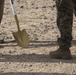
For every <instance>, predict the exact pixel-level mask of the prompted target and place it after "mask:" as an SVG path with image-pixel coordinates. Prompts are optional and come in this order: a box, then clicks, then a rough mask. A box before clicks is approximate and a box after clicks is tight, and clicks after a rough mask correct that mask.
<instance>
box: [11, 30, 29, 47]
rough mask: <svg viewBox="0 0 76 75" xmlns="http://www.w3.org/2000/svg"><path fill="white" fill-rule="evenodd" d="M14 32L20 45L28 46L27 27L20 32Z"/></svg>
mask: <svg viewBox="0 0 76 75" xmlns="http://www.w3.org/2000/svg"><path fill="white" fill-rule="evenodd" d="M20 33H21V34H20ZM12 34H13V36H14V38H15V40H16V42H17V43H18V45H19V46H20V47H23V48H26V47H28V46H29V37H28V34H27V33H26V30H25V29H23V30H22V31H20V32H19V31H17V32H13V33H12Z"/></svg>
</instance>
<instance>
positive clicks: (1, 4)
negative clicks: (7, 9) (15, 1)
mask: <svg viewBox="0 0 76 75" xmlns="http://www.w3.org/2000/svg"><path fill="white" fill-rule="evenodd" d="M3 10H4V0H0V23H1V20H2V17H3Z"/></svg>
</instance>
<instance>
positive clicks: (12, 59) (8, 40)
mask: <svg viewBox="0 0 76 75" xmlns="http://www.w3.org/2000/svg"><path fill="white" fill-rule="evenodd" d="M14 3H15V8H16V12H17V15H18V18H19V23H20V28H21V30H22V29H26V31H27V33H28V35H29V38H30V45H29V47H28V48H21V47H19V46H18V45H17V43H16V42H15V41H13V40H14V38H13V36H12V31H17V27H16V23H15V20H14V17H13V13H12V9H11V5H10V0H5V9H4V16H3V19H2V23H1V25H0V36H1V37H3V38H4V40H5V43H3V44H0V46H1V48H0V75H76V19H75V16H74V24H73V33H72V34H73V41H72V47H71V53H72V56H73V59H72V60H57V59H52V58H50V56H49V52H50V51H54V50H56V49H57V48H58V44H57V42H56V41H57V38H58V37H59V36H60V35H59V31H58V28H57V25H56V13H57V12H56V7H55V1H53V0H27V3H26V2H25V0H14Z"/></svg>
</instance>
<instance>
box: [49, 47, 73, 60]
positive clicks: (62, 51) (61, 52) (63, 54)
mask: <svg viewBox="0 0 76 75" xmlns="http://www.w3.org/2000/svg"><path fill="white" fill-rule="evenodd" d="M49 55H50V56H51V58H54V59H66V60H70V59H72V56H71V52H70V49H69V48H67V49H66V48H59V49H58V50H56V51H52V52H50V54H49Z"/></svg>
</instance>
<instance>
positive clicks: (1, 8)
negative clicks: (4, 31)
mask: <svg viewBox="0 0 76 75" xmlns="http://www.w3.org/2000/svg"><path fill="white" fill-rule="evenodd" d="M4 1H5V0H0V24H1V21H2V17H3V11H4ZM3 42H4V38H2V37H1V36H0V43H3Z"/></svg>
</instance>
